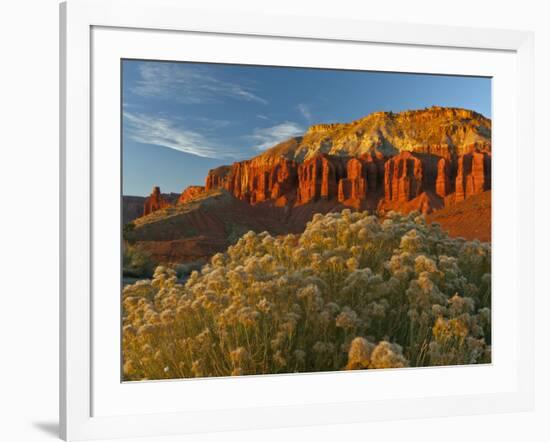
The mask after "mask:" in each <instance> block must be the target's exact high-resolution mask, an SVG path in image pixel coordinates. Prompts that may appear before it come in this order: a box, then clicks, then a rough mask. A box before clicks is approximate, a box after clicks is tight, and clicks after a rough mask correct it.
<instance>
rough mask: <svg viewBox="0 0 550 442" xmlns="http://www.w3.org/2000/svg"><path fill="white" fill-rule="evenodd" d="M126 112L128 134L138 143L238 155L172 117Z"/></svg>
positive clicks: (210, 155) (195, 152) (214, 154)
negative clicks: (171, 118)
mask: <svg viewBox="0 0 550 442" xmlns="http://www.w3.org/2000/svg"><path fill="white" fill-rule="evenodd" d="M123 116H124V123H125V127H124V129H125V131H126V133H127V135H128V136H129V138H130V139H131V140H133V141H136V142H138V143H145V144H152V145H156V146H164V147H169V148H170V149H174V150H179V151H181V152H185V153H189V154H192V155H197V156H199V157H205V158H234V157H235V154H234V153H233V152H231V151H229V150H227V147H221V146H220V145H218V144H217V143H214V142H212V141H210V140H208V139H207V138H206V137H205V136H204V135H202V134H200V133H198V132H196V131H193V130H188V129H186V128H185V127H183V126H181V124H178V123H177V122H176V121H173V120H170V119H169V118H165V117H158V116H151V115H146V114H136V113H131V112H123Z"/></svg>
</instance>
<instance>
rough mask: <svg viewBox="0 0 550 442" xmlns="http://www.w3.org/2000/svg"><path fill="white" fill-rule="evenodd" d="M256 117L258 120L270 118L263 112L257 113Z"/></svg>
mask: <svg viewBox="0 0 550 442" xmlns="http://www.w3.org/2000/svg"><path fill="white" fill-rule="evenodd" d="M256 117H258V118H259V119H260V120H268V121H269V120H270V118H269V117H268V116H267V115H263V114H258V115H256Z"/></svg>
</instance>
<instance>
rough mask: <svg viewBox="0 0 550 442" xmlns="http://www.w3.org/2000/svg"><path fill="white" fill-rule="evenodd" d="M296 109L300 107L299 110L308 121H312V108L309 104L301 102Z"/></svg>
mask: <svg viewBox="0 0 550 442" xmlns="http://www.w3.org/2000/svg"><path fill="white" fill-rule="evenodd" d="M296 109H298V112H300V113H301V114H302V116H303V117H304V118H305V119H306V120H307V121H308V122H311V110H310V109H309V106H308V105H307V104H304V103H300V104H298V106H296Z"/></svg>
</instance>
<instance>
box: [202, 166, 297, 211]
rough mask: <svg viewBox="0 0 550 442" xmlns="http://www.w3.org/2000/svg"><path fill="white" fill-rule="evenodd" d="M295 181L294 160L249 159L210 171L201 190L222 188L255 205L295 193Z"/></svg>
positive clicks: (295, 168) (295, 167)
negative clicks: (203, 188)
mask: <svg viewBox="0 0 550 442" xmlns="http://www.w3.org/2000/svg"><path fill="white" fill-rule="evenodd" d="M296 178H297V164H296V163H295V162H294V161H291V160H287V159H285V158H282V157H281V158H278V159H276V160H275V161H269V162H267V161H266V162H264V161H260V160H258V159H252V160H247V161H241V162H238V163H234V164H233V165H232V166H222V167H218V168H217V169H213V170H211V171H210V172H209V173H208V176H207V177H206V184H205V189H206V190H207V191H208V190H212V189H218V188H222V189H225V190H227V191H228V192H230V193H231V194H233V196H235V197H236V198H239V199H241V200H244V201H247V202H248V203H250V204H256V203H259V202H262V201H266V200H270V199H273V200H277V199H279V198H281V197H283V196H285V195H286V194H288V193H293V192H295V190H296V185H297V179H296Z"/></svg>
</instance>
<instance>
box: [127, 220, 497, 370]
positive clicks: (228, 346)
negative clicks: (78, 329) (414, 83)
mask: <svg viewBox="0 0 550 442" xmlns="http://www.w3.org/2000/svg"><path fill="white" fill-rule="evenodd" d="M490 274H491V247H490V245H489V244H485V243H479V242H477V241H473V242H468V241H465V240H463V239H453V238H450V237H449V236H448V235H447V234H446V233H444V232H443V231H442V230H441V229H440V228H439V226H438V225H436V224H431V225H428V224H427V223H426V221H425V219H424V217H422V216H420V215H419V214H418V213H414V214H410V215H407V216H404V215H399V214H396V213H393V212H391V213H390V214H388V215H387V216H386V217H385V218H384V219H379V218H377V217H376V216H372V215H369V214H368V213H367V212H353V213H352V212H351V211H349V210H344V211H343V212H341V213H329V214H327V215H320V214H317V215H315V216H314V218H313V220H312V221H311V222H309V223H308V225H307V228H306V229H305V231H304V232H303V233H302V234H301V235H286V236H281V237H273V236H271V235H269V234H268V233H266V232H264V233H260V234H256V233H254V232H248V233H247V234H245V235H244V236H243V237H242V238H241V239H240V240H239V241H238V242H237V243H236V244H235V245H233V246H231V247H229V248H228V250H227V251H226V252H225V253H219V254H217V255H215V256H214V257H212V259H211V260H210V262H209V263H208V264H206V265H204V266H203V268H202V269H201V270H200V272H199V271H194V272H193V273H192V274H191V275H190V277H189V278H188V279H187V281H185V283H184V284H182V283H179V282H178V280H177V278H176V274H175V272H174V270H172V269H170V268H167V267H163V266H160V267H157V268H156V270H155V272H154V275H153V278H152V279H151V280H141V281H138V282H136V283H134V284H132V285H127V286H126V287H125V288H124V290H123V361H124V367H123V371H124V379H125V380H143V379H166V378H188V377H206V376H230V375H247V374H267V373H293V372H315V371H334V370H342V369H373V368H374V369H377V368H390V367H394V368H395V367H407V366H412V367H418V366H430V365H450V364H475V363H485V362H490V358H491V349H490V344H491V311H490V300H491V277H490Z"/></svg>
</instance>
